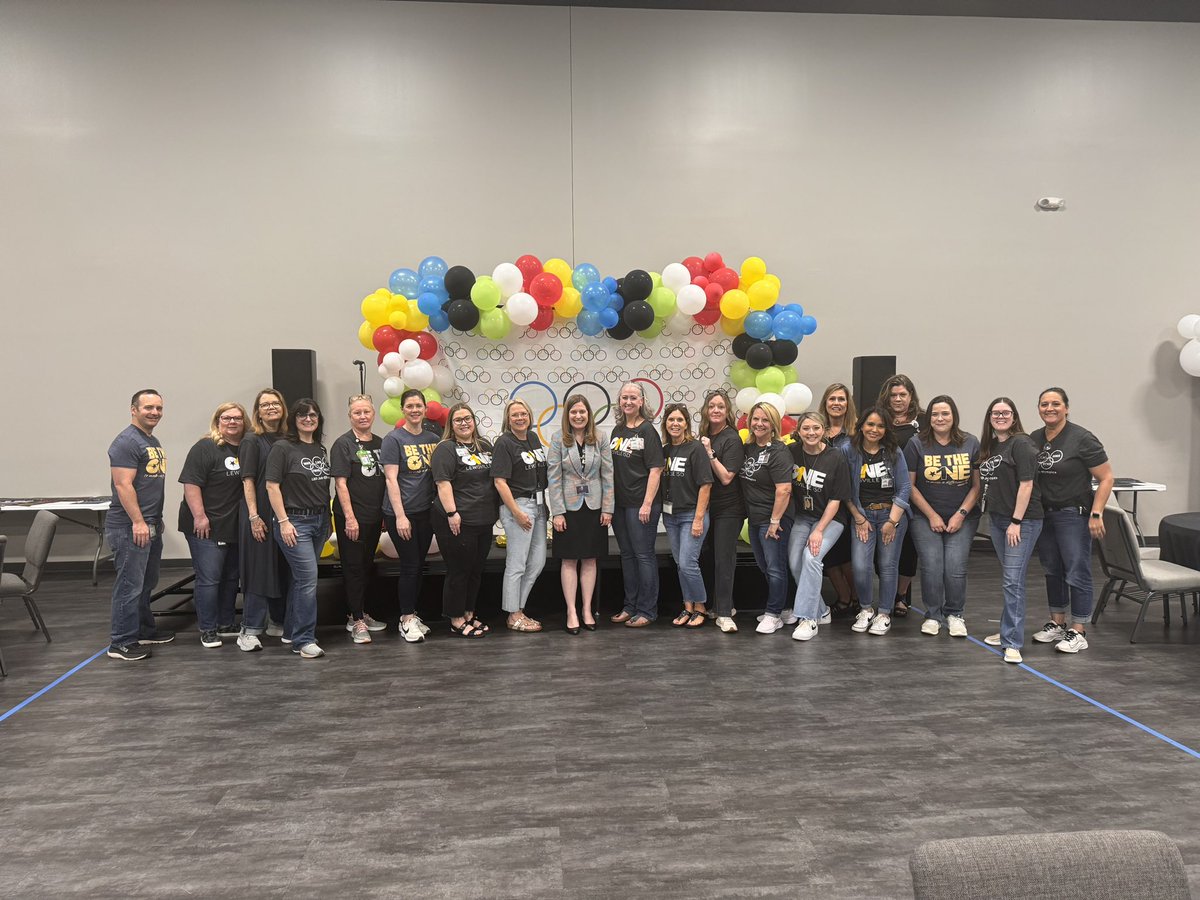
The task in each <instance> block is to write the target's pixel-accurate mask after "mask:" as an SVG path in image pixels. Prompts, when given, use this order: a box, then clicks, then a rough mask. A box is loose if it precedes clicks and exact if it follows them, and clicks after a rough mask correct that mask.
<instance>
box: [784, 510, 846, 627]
mask: <svg viewBox="0 0 1200 900" xmlns="http://www.w3.org/2000/svg"><path fill="white" fill-rule="evenodd" d="M819 521H820V519H818V518H816V517H815V516H796V521H795V522H793V523H792V533H791V536H790V537H789V538H788V566H789V567H790V568H791V570H792V577H793V578H795V579H796V600H795V603H794V604H793V606H792V612H793V613H795V614H796V617H797V618H799V619H812V620H813V621H814V622H816V621H817V620H819V619H821V618H823V617H824V616H825V614H826V613H828V612H829V607H828V606H826V605H825V601H824V600H823V599H822V598H821V584H822V582H823V581H824V578H825V562H824V560H825V554H826V553H828V552H829V551H830V550H831V549H833V545H834V544H836V543H837V541H838V538H839V537H841V536H842V530H843V526H842V523H841V522H839V521H838V520H837V519H832V520H831V521H830V522H829V524H828V525H826V526H825V532H824V534H823V535H822V536H821V550H820V552H819V553H817V555H816V556H813V555H812V553H811V552H810V551H809V549H808V536H809V535H810V534H812V530H813V529H814V528H816V527H817V522H819Z"/></svg>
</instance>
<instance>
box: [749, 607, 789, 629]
mask: <svg viewBox="0 0 1200 900" xmlns="http://www.w3.org/2000/svg"><path fill="white" fill-rule="evenodd" d="M766 617H767V614H766V613H763V614H762V615H761V616H758V617H757V618H756V619H755V621H757V622H761V621H762V620H763V619H765V618H766ZM779 621H781V622H782V623H783V624H784V625H795V624H796V623H797V622H799V621H800V618H799V617H798V616H797V615H796V614H795V613H794V612H792V611H791V610H790V609H788V610H784V611H783V612H781V613H780V614H779Z"/></svg>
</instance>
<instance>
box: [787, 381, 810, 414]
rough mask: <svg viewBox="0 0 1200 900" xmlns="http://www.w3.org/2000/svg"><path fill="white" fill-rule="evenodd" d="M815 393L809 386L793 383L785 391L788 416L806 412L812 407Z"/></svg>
mask: <svg viewBox="0 0 1200 900" xmlns="http://www.w3.org/2000/svg"><path fill="white" fill-rule="evenodd" d="M812 401H813V392H812V391H811V390H810V389H809V387H808V385H807V384H800V383H799V382H793V383H792V384H789V385H787V386H786V387H784V389H783V405H784V406H786V407H787V414H788V415H789V416H794V415H796V414H798V413H802V412H804V411H805V410H806V409H808V408H809V407H810V406H811V405H812Z"/></svg>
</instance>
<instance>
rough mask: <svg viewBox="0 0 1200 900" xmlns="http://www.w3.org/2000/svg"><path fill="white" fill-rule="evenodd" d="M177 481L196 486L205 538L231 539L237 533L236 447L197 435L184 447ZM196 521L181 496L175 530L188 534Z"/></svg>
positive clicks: (239, 487)
mask: <svg viewBox="0 0 1200 900" xmlns="http://www.w3.org/2000/svg"><path fill="white" fill-rule="evenodd" d="M179 483H180V484H194V485H196V486H197V487H199V488H200V499H201V502H203V503H204V513H205V515H207V516H208V524H209V538H210V539H211V540H214V541H220V542H222V543H226V544H228V543H232V542H233V541H236V540H237V536H238V503H239V502H240V501H241V499H242V467H241V465H240V464H239V462H238V448H237V447H231V446H230V445H229V444H222V445H220V446H217V442H216V441H214V440H213V439H212V438H210V437H206V438H201V439H200V440H198V441H196V443H195V444H193V445H192V449H191V450H189V451H188V455H187V459H185V460H184V461H183V469H182V470H180V472H179ZM195 525H196V522H195V519H193V517H192V509H191V507H189V506H188V505H187V499H186V498H185V499H184V500H183V502H182V503H180V504H179V532H180V534H191V533H192V529H193V528H194V527H195Z"/></svg>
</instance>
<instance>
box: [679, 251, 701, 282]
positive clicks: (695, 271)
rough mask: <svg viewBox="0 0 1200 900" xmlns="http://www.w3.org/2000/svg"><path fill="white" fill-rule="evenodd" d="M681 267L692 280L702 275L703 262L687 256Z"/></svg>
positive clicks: (697, 258)
mask: <svg viewBox="0 0 1200 900" xmlns="http://www.w3.org/2000/svg"><path fill="white" fill-rule="evenodd" d="M683 266H684V268H685V269H687V270H688V274H689V275H691V276H692V277H693V278H695V277H696V276H697V275H703V274H704V260H702V259H701V258H700V257H698V256H689V257H688V258H687V259H685V260H684V261H683Z"/></svg>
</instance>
